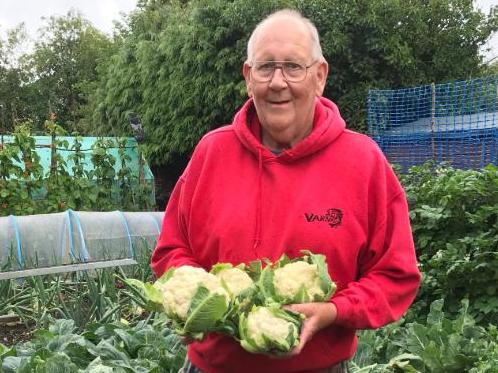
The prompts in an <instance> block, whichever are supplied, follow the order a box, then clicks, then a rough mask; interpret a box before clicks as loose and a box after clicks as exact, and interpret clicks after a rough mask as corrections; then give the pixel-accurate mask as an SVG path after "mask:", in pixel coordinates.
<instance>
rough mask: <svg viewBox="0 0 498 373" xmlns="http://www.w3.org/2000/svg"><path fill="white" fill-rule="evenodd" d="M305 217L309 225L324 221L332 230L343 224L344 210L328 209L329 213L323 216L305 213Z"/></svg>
mask: <svg viewBox="0 0 498 373" xmlns="http://www.w3.org/2000/svg"><path fill="white" fill-rule="evenodd" d="M304 216H305V218H306V221H307V222H308V223H313V222H316V221H324V222H326V223H328V224H329V226H330V227H331V228H337V227H338V226H339V225H341V224H342V210H340V209H334V208H332V209H328V210H327V212H326V213H325V214H323V215H317V214H313V213H308V212H305V213H304Z"/></svg>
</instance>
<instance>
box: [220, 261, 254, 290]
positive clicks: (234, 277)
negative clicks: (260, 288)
mask: <svg viewBox="0 0 498 373" xmlns="http://www.w3.org/2000/svg"><path fill="white" fill-rule="evenodd" d="M216 276H217V277H219V278H220V279H221V280H222V283H223V284H224V285H225V286H226V288H227V289H228V291H229V292H230V294H232V296H234V297H236V296H238V295H240V294H241V293H243V292H244V291H246V290H248V289H250V288H251V287H252V286H253V285H254V281H253V280H252V279H251V277H250V276H249V275H248V274H247V273H246V272H244V271H243V270H241V269H239V268H237V267H232V268H224V269H222V270H220V271H219V272H217V273H216Z"/></svg>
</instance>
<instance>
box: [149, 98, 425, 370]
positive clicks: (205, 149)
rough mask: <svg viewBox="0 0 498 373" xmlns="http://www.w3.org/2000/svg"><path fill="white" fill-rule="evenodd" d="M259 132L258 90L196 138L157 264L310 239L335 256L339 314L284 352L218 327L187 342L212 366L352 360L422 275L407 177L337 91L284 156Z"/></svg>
mask: <svg viewBox="0 0 498 373" xmlns="http://www.w3.org/2000/svg"><path fill="white" fill-rule="evenodd" d="M259 132H260V125H259V122H258V119H257V116H256V115H255V109H254V104H253V102H252V100H249V101H247V102H246V104H245V105H244V106H243V107H242V109H241V110H240V111H239V112H238V113H237V114H236V116H235V118H234V121H233V123H232V125H229V126H226V127H222V128H219V129H217V130H214V131H212V132H210V133H208V134H206V135H205V136H204V138H203V139H202V140H201V141H200V142H199V144H198V145H197V147H196V149H195V151H194V153H193V155H192V158H191V160H190V163H189V165H188V166H187V168H186V170H185V172H184V173H183V175H182V176H181V177H180V179H179V181H178V183H177V185H176V187H175V189H174V191H173V194H172V195H171V199H170V201H169V203H168V206H167V207H166V213H165V217H164V221H163V227H162V230H161V234H160V236H159V240H158V244H157V247H156V249H155V251H154V253H153V255H152V268H153V270H154V272H155V273H156V275H158V276H160V275H161V274H163V273H164V272H165V271H166V270H167V269H168V268H169V267H178V266H181V265H186V264H188V265H194V266H202V267H204V268H205V269H206V270H209V269H210V268H211V267H212V265H213V264H215V263H217V262H230V263H233V264H238V263H241V262H245V263H247V262H250V261H252V260H255V259H260V258H269V259H270V260H272V261H273V260H276V259H278V258H279V257H280V256H281V255H282V254H283V253H286V254H287V255H289V256H290V257H295V256H298V255H299V254H300V250H302V249H308V250H311V251H312V252H314V253H321V254H324V255H325V256H326V257H327V262H328V264H329V272H330V276H331V278H332V279H333V280H334V281H335V282H336V284H337V286H338V288H337V292H336V294H335V295H334V296H333V297H332V299H331V301H332V302H334V303H335V305H336V307H337V312H338V313H337V319H336V321H335V322H334V324H333V325H332V326H330V327H328V328H326V329H324V330H321V331H320V332H318V333H317V334H316V335H315V336H314V337H313V339H312V340H311V341H310V342H309V343H308V344H307V345H306V346H305V348H304V350H303V351H302V353H301V354H300V355H298V356H295V357H291V358H287V359H275V358H270V357H267V356H264V355H259V354H252V353H249V352H246V351H245V350H243V349H242V348H241V347H240V346H239V344H238V343H237V342H236V341H235V340H233V339H231V338H228V337H225V336H222V335H219V334H215V333H212V334H210V335H209V336H208V337H207V338H206V339H205V340H203V341H202V342H195V343H192V344H190V346H189V349H188V356H189V358H190V360H191V361H192V362H193V363H194V365H196V366H197V367H198V368H199V369H201V370H202V371H203V372H207V373H211V372H216V373H218V372H238V373H244V372H247V373H254V372H272V373H279V372H313V371H317V370H320V369H324V368H326V367H330V366H331V365H334V364H336V363H338V362H341V361H343V360H347V359H349V358H351V357H352V356H353V354H354V352H355V350H356V345H357V341H356V335H355V331H356V330H357V329H368V328H377V327H380V326H382V325H385V324H387V323H389V322H392V321H394V320H396V319H399V318H400V317H401V316H402V315H403V313H404V312H405V311H406V310H407V308H408V307H409V305H410V304H411V302H412V301H413V299H414V297H415V294H416V292H417V289H418V285H419V281H420V273H419V271H418V268H417V262H416V257H415V250H414V246H413V240H412V234H411V229H410V222H409V217H408V208H407V203H406V198H405V194H404V192H403V189H402V187H401V185H400V183H399V182H398V180H397V179H396V176H395V175H394V173H393V172H392V170H391V167H390V165H389V164H388V162H387V161H386V159H385V158H384V156H383V154H382V152H381V151H380V149H379V148H378V147H377V145H376V144H375V142H373V141H372V140H371V139H370V138H369V137H367V136H365V135H361V134H358V133H355V132H352V131H349V130H346V129H345V123H344V120H343V119H342V118H341V116H340V113H339V110H338V109H337V107H336V105H335V104H334V103H332V102H331V101H329V100H327V99H325V98H320V99H317V103H316V108H315V117H314V124H313V131H312V132H311V134H310V135H309V136H308V137H306V138H305V139H303V140H302V141H301V142H299V143H298V144H297V145H296V146H295V147H293V148H292V149H289V150H285V151H284V152H283V153H281V154H280V155H278V156H277V155H275V154H273V153H272V152H271V151H270V150H268V149H267V148H265V147H264V146H263V145H262V144H261V142H260V140H259Z"/></svg>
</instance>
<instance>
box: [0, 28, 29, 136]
mask: <svg viewBox="0 0 498 373" xmlns="http://www.w3.org/2000/svg"><path fill="white" fill-rule="evenodd" d="M25 41H26V30H25V28H24V25H23V24H21V25H19V26H17V27H16V28H14V29H11V30H8V31H7V38H6V40H0V133H6V132H9V131H12V130H13V129H14V125H15V124H16V122H20V121H23V120H24V119H26V116H27V112H26V111H27V110H26V108H25V106H24V105H23V103H22V98H23V96H24V91H25V88H24V87H23V84H22V82H23V80H24V79H25V72H24V71H23V69H22V67H21V66H20V64H19V61H18V60H17V58H16V56H15V55H16V51H17V49H18V48H19V47H20V46H21V45H22V44H23V43H24V42H25Z"/></svg>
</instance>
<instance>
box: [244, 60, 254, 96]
mask: <svg viewBox="0 0 498 373" xmlns="http://www.w3.org/2000/svg"><path fill="white" fill-rule="evenodd" d="M242 74H243V75H244V79H245V81H246V89H247V95H248V96H249V97H252V83H251V67H250V66H249V64H248V63H247V62H244V66H243V67H242Z"/></svg>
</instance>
